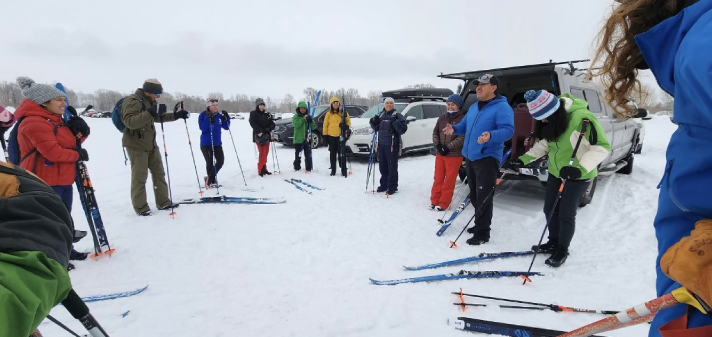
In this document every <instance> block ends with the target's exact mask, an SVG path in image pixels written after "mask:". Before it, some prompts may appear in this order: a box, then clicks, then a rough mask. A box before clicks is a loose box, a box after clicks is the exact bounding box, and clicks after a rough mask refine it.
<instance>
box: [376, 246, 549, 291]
mask: <svg viewBox="0 0 712 337" xmlns="http://www.w3.org/2000/svg"><path fill="white" fill-rule="evenodd" d="M531 254H534V252H533V251H520V252H501V253H481V254H479V255H475V256H471V257H466V258H462V259H457V260H451V261H444V262H438V263H430V264H425V265H420V266H412V267H409V266H404V267H403V268H405V269H406V270H410V271H413V270H424V269H434V268H441V267H448V266H454V265H460V264H464V263H469V262H479V261H486V260H494V259H503V258H511V257H518V256H527V255H531ZM530 276H544V274H542V273H537V272H521V271H466V270H461V271H459V272H458V273H449V274H440V275H430V276H421V277H412V278H404V279H398V280H387V281H379V280H374V279H370V280H371V282H373V283H374V284H378V285H395V284H401V283H417V282H432V281H445V280H454V279H470V278H500V277H522V278H528V277H530Z"/></svg>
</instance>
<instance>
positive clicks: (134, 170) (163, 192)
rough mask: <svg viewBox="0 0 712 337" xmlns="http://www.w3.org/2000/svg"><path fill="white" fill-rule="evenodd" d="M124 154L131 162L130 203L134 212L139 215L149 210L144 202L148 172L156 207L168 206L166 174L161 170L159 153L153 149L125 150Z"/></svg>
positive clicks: (169, 202)
mask: <svg viewBox="0 0 712 337" xmlns="http://www.w3.org/2000/svg"><path fill="white" fill-rule="evenodd" d="M126 152H127V153H128V155H129V159H130V160H131V203H132V204H133V208H134V211H136V213H141V212H145V211H148V210H149V209H150V207H148V202H146V180H147V179H148V171H149V170H150V171H151V180H152V181H153V193H154V195H155V200H156V207H158V208H162V207H166V206H170V204H171V200H170V198H169V197H168V185H167V184H166V178H165V175H166V173H165V171H164V170H163V161H162V160H161V152H160V151H159V150H158V148H157V147H154V148H153V150H151V151H142V150H136V149H131V148H126Z"/></svg>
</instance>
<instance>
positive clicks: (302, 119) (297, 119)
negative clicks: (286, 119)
mask: <svg viewBox="0 0 712 337" xmlns="http://www.w3.org/2000/svg"><path fill="white" fill-rule="evenodd" d="M306 116H307V115H306V114H304V115H300V114H299V108H297V111H296V112H295V113H294V115H293V116H292V126H294V138H293V139H292V141H293V142H294V144H295V145H296V144H302V142H304V137H305V135H306V134H307V119H306ZM311 129H312V132H313V131H314V130H316V123H314V121H313V120H312V122H311Z"/></svg>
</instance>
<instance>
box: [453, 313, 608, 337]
mask: <svg viewBox="0 0 712 337" xmlns="http://www.w3.org/2000/svg"><path fill="white" fill-rule="evenodd" d="M448 325H450V326H454V327H455V328H456V329H460V330H465V331H473V332H479V333H484V334H491V335H502V336H511V337H556V336H560V335H562V334H564V333H566V332H565V331H557V330H549V329H543V328H536V327H531V326H524V325H514V324H508V323H501V322H495V321H486V320H482V319H474V318H469V317H458V318H457V319H452V320H450V319H449V320H448ZM592 337H601V336H592Z"/></svg>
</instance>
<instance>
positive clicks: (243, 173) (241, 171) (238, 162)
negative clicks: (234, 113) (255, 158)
mask: <svg viewBox="0 0 712 337" xmlns="http://www.w3.org/2000/svg"><path fill="white" fill-rule="evenodd" d="M227 131H228V132H230V140H232V148H233V149H235V156H236V157H237V165H240V173H242V180H243V181H244V182H245V186H247V179H245V171H243V170H242V163H240V156H239V155H238V154H237V147H236V146H235V138H233V137H232V130H231V129H227Z"/></svg>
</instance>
